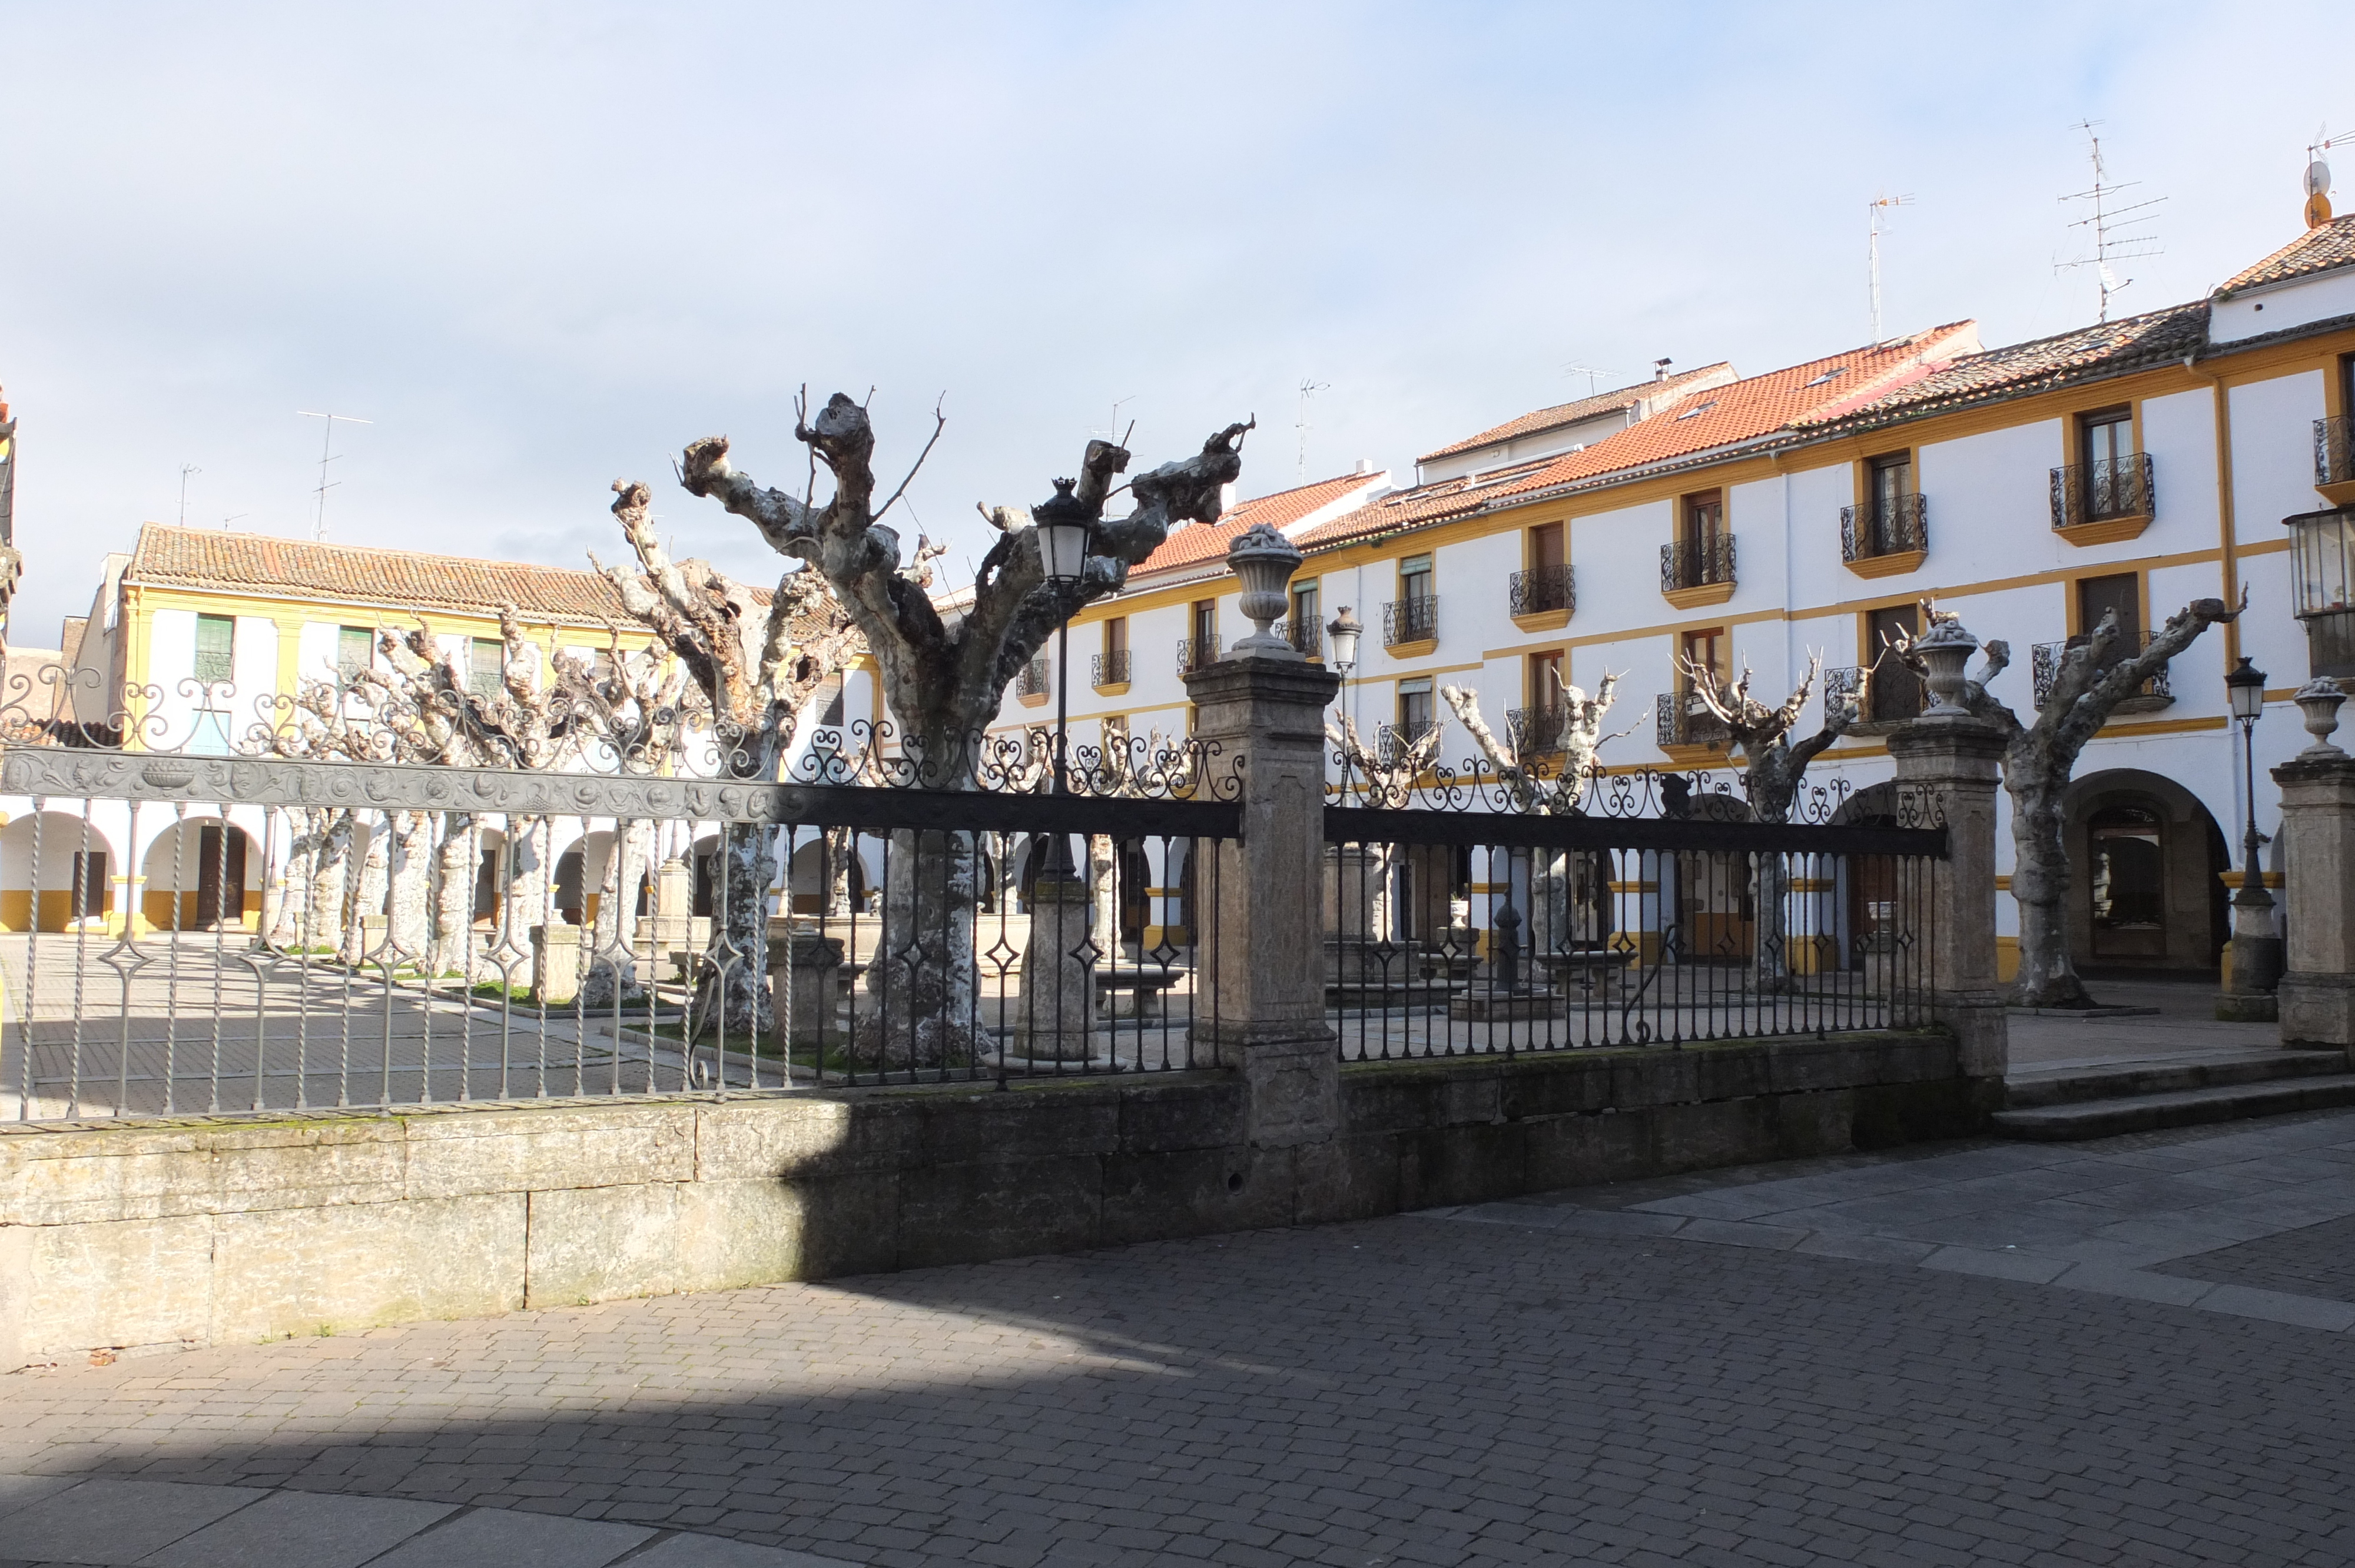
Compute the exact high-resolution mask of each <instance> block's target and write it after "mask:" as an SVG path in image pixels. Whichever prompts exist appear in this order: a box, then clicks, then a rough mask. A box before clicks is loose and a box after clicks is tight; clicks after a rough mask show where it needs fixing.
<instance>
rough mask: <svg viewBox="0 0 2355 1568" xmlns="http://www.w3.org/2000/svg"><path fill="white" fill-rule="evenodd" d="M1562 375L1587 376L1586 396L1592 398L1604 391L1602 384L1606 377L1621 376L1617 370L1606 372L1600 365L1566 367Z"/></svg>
mask: <svg viewBox="0 0 2355 1568" xmlns="http://www.w3.org/2000/svg"><path fill="white" fill-rule="evenodd" d="M1561 373H1562V374H1563V375H1564V376H1585V377H1586V395H1587V396H1588V397H1593V396H1594V395H1595V393H1597V392H1599V391H1601V390H1602V382H1603V378H1604V376H1616V375H1618V374H1619V373H1618V372H1617V371H1615V370H1605V369H1604V368H1603V366H1599V365H1565V366H1562V367H1561Z"/></svg>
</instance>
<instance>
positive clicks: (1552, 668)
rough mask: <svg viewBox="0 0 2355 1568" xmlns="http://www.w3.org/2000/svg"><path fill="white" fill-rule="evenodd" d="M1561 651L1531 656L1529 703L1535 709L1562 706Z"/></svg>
mask: <svg viewBox="0 0 2355 1568" xmlns="http://www.w3.org/2000/svg"><path fill="white" fill-rule="evenodd" d="M1561 688H1562V679H1561V650H1560V649H1556V650H1554V651H1553V652H1550V653H1532V654H1530V655H1529V689H1528V701H1529V706H1531V707H1533V708H1557V707H1560V706H1561Z"/></svg>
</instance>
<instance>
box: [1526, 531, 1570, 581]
mask: <svg viewBox="0 0 2355 1568" xmlns="http://www.w3.org/2000/svg"><path fill="white" fill-rule="evenodd" d="M1562 560H1563V556H1562V550H1561V524H1559V523H1540V524H1538V525H1537V526H1536V527H1534V528H1532V529H1530V530H1529V568H1530V569H1531V570H1532V571H1540V572H1544V571H1552V570H1554V569H1556V568H1558V567H1561V564H1562Z"/></svg>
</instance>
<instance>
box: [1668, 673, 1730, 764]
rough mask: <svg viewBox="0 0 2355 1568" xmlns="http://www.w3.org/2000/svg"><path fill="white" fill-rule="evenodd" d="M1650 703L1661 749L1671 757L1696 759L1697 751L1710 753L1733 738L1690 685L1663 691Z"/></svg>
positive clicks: (1712, 753)
mask: <svg viewBox="0 0 2355 1568" xmlns="http://www.w3.org/2000/svg"><path fill="white" fill-rule="evenodd" d="M1652 707H1653V723H1654V726H1655V728H1656V731H1657V739H1658V741H1659V746H1660V749H1661V750H1662V751H1665V752H1667V753H1668V757H1669V758H1670V759H1671V760H1672V761H1677V762H1686V761H1694V760H1699V759H1700V758H1699V757H1698V756H1697V755H1696V754H1700V753H1706V754H1710V755H1712V756H1713V755H1715V754H1717V753H1721V752H1722V751H1723V750H1724V749H1725V748H1726V747H1727V746H1728V745H1729V744H1730V743H1731V741H1732V736H1730V735H1729V734H1728V733H1727V731H1726V727H1725V721H1724V720H1723V719H1721V718H1719V717H1718V716H1717V715H1715V714H1713V713H1711V712H1710V711H1709V709H1708V708H1706V707H1704V706H1702V705H1701V701H1700V698H1699V697H1697V696H1695V695H1694V694H1692V691H1691V690H1690V688H1686V689H1683V690H1679V691H1674V692H1662V693H1661V694H1659V695H1658V696H1657V698H1655V699H1654V701H1653V705H1652Z"/></svg>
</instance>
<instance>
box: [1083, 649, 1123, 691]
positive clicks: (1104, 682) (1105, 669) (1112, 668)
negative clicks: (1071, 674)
mask: <svg viewBox="0 0 2355 1568" xmlns="http://www.w3.org/2000/svg"><path fill="white" fill-rule="evenodd" d="M1088 683H1089V684H1090V685H1092V686H1093V687H1094V688H1095V689H1096V690H1097V691H1099V692H1101V691H1103V689H1104V688H1105V687H1107V686H1118V687H1121V688H1123V689H1124V690H1125V689H1126V687H1127V685H1128V650H1127V649H1125V648H1115V649H1113V650H1112V651H1111V652H1107V653H1099V654H1097V655H1096V656H1095V663H1094V667H1093V668H1092V670H1091V671H1090V672H1089V674H1088Z"/></svg>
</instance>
